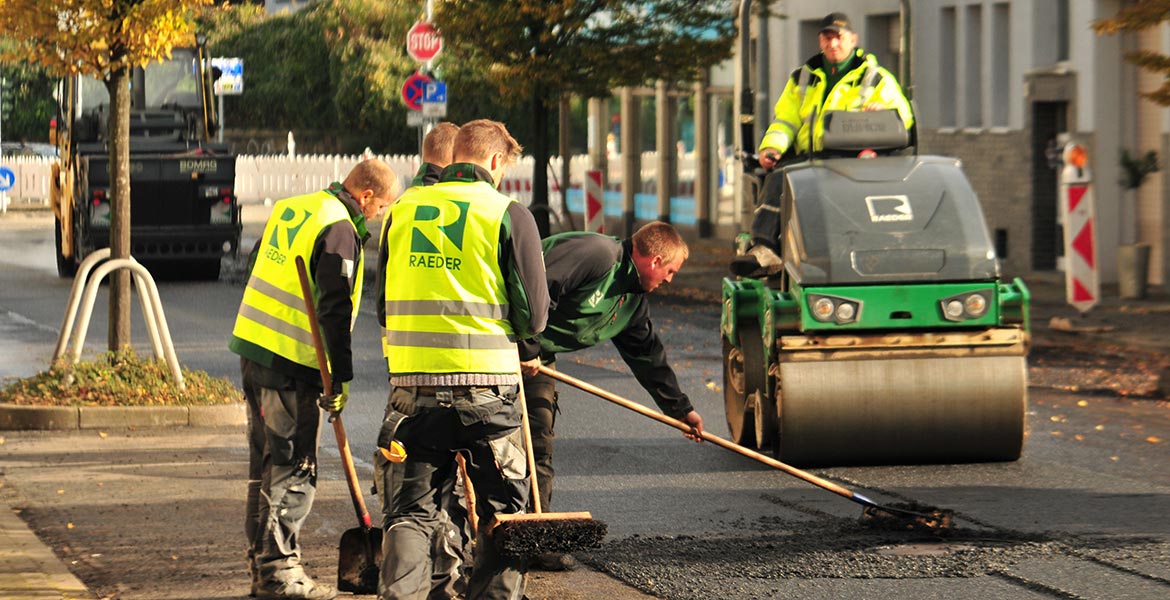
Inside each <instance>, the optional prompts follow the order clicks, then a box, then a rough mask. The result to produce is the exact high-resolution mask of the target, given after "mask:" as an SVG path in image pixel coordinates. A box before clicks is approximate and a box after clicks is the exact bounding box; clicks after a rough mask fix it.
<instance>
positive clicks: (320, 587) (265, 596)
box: [256, 575, 337, 600]
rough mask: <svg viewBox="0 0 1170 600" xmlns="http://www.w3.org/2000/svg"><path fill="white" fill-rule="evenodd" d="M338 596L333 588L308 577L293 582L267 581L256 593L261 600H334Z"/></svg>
mask: <svg viewBox="0 0 1170 600" xmlns="http://www.w3.org/2000/svg"><path fill="white" fill-rule="evenodd" d="M336 596H337V590H336V589H335V588H334V587H333V586H331V585H326V584H324V583H317V582H315V581H313V580H312V579H310V578H309V576H308V575H304V576H302V577H301V578H300V579H296V580H293V581H267V582H264V583H263V584H261V585H260V588H259V589H258V590H257V591H256V597H257V598H259V599H260V600H332V599H333V598H334V597H336Z"/></svg>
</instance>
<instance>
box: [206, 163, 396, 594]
mask: <svg viewBox="0 0 1170 600" xmlns="http://www.w3.org/2000/svg"><path fill="white" fill-rule="evenodd" d="M397 188H398V178H397V176H396V175H395V174H394V171H392V170H391V169H390V167H389V165H387V164H386V163H384V162H382V161H380V160H377V159H370V160H366V161H363V162H361V163H359V164H358V165H357V166H356V167H354V168H353V170H351V171H350V172H349V174H348V175H347V176H346V178H345V181H344V182H343V183H333V184H332V185H330V186H329V188H328V189H325V190H322V191H318V192H313V193H311V194H306V195H303V196H296V197H293V198H287V199H285V200H280V201H278V202H277V203H276V204H275V205H273V207H272V214H271V216H270V217H269V219H268V222H267V224H266V225H265V227H264V234H263V236H262V237H261V238H260V239H259V240H258V241H257V244H256V247H255V249H254V250H253V256H252V261H251V268H250V272H249V276H248V283H247V287H245V288H244V297H243V300H242V301H241V302H240V309H239V312H238V314H237V315H236V323H235V328H234V329H233V330H232V338H231V342H230V343H229V348H230V349H231V350H232V352H235V353H236V354H239V355H240V365H241V371H242V374H243V389H244V397H245V399H246V400H247V404H248V447H249V467H248V498H247V508H246V515H245V531H246V534H247V538H248V563H249V568H250V570H251V573H252V595H254V596H256V597H259V598H281V599H290V598H295V599H313V600H321V599H328V598H333V597H334V596H336V594H337V590H336V589H334V588H333V587H332V586H330V585H326V584H321V583H317V582H315V581H313V580H312V578H310V577H309V575H308V574H307V573H306V572H305V569H304V567H303V566H302V564H301V548H300V529H301V526H302V525H303V524H304V522H305V519H306V518H307V517H308V515H309V511H310V510H311V509H312V507H313V497H314V492H315V490H316V485H317V435H318V430H319V427H320V420H321V419H320V409H319V405H320V408H325V409H326V410H330V411H332V412H341V410H342V409H343V408H345V403H346V400H347V399H348V386H349V383H348V382H349V381H350V380H351V379H353V359H352V354H351V350H350V332H351V329H352V327H353V322H354V319H355V318H356V317H357V314H358V303H359V301H360V299H361V293H362V271H363V268H362V245H363V244H364V242H365V240H366V239H367V238H368V237H369V233H368V231H367V230H366V223H367V221H369V220H372V219H375V218H377V216H378V215H379V214H380V213H381V212H382V210H383V209H385V207H386V206H387V205H389V204H390V202H391V201H392V200H393V199H394V197H395V195H396V193H397ZM297 257H300V258H301V259H303V260H304V261H305V264H306V267H307V269H308V274H309V280H310V281H309V283H310V288H311V291H312V294H313V298H311V299H310V300H312V301H314V302H315V303H316V312H317V320H318V322H319V328H320V331H321V335H322V337H323V338H324V344H325V348H326V354H327V357H328V361H329V367H330V371H331V372H332V385H333V389H332V390H323V389H322V385H321V376H320V372H319V370H318V365H317V355H316V350H315V347H314V342H313V336H312V330H311V325H310V323H309V316H308V314H307V312H306V308H305V301H304V299H303V298H302V293H301V284H300V278H299V276H298V274H297V267H296V259H297Z"/></svg>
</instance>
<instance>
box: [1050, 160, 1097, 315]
mask: <svg viewBox="0 0 1170 600" xmlns="http://www.w3.org/2000/svg"><path fill="white" fill-rule="evenodd" d="M1061 158H1062V168H1061V171H1060V181H1059V183H1058V188H1059V189H1058V198H1059V199H1060V213H1061V216H1062V217H1063V221H1064V283H1065V297H1066V298H1067V301H1068V303H1069V304H1071V305H1072V306H1073V308H1076V309H1077V310H1078V311H1079V312H1081V313H1082V314H1083V313H1086V312H1088V311H1089V309H1091V308H1093V307H1094V306H1096V305H1097V302H1098V301H1099V300H1100V298H1101V283H1100V278H1099V276H1098V273H1097V207H1096V202H1095V200H1094V198H1093V177H1092V173H1091V172H1090V171H1089V167H1088V162H1089V160H1088V159H1089V154H1088V152H1087V151H1086V150H1085V147H1084V146H1082V145H1080V144H1077V143H1075V142H1068V143H1066V144H1065V145H1064V149H1063V150H1062V151H1061Z"/></svg>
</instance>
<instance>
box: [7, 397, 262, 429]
mask: <svg viewBox="0 0 1170 600" xmlns="http://www.w3.org/2000/svg"><path fill="white" fill-rule="evenodd" d="M247 420H248V413H247V410H246V409H245V407H244V404H242V403H235V404H219V405H209V406H22V405H16V404H0V430H26V429H42V430H73V429H103V428H117V427H235V426H239V425H244V424H245V423H247Z"/></svg>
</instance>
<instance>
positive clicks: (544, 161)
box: [532, 92, 549, 238]
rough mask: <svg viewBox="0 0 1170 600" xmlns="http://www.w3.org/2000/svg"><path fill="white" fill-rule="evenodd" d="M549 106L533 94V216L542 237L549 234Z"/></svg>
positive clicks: (539, 96)
mask: <svg viewBox="0 0 1170 600" xmlns="http://www.w3.org/2000/svg"><path fill="white" fill-rule="evenodd" d="M548 119H549V110H548V106H547V105H546V104H545V103H544V98H542V96H541V94H540V93H539V92H538V93H535V94H533V95H532V124H533V128H532V136H533V138H534V140H533V144H532V159H533V160H532V162H533V165H532V216H533V217H535V218H536V229H537V230H538V231H540V237H542V238H546V237H548V235H549V222H548V217H549V213H548V208H549V206H548V153H549V148H548V145H549V144H548Z"/></svg>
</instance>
